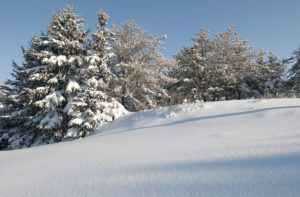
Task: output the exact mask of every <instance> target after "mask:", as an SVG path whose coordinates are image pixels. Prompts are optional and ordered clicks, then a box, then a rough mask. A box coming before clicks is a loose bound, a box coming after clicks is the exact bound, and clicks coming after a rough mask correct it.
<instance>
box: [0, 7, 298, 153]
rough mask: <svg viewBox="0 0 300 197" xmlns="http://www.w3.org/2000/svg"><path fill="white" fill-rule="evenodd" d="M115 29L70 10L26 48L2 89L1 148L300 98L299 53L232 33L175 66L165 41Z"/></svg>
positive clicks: (190, 51)
mask: <svg viewBox="0 0 300 197" xmlns="http://www.w3.org/2000/svg"><path fill="white" fill-rule="evenodd" d="M107 20H108V15H107V14H106V13H105V12H104V11H100V12H99V13H98V24H97V30H96V31H95V32H93V33H89V31H87V30H85V29H84V19H83V18H80V17H79V16H78V15H77V14H75V13H74V12H73V8H72V6H67V8H66V9H62V10H58V11H57V12H56V13H54V14H53V16H52V21H51V22H50V25H49V26H48V27H47V30H46V32H45V33H41V34H40V35H39V36H34V37H33V38H32V39H31V40H30V46H29V47H28V48H23V49H22V51H23V54H24V63H23V65H17V64H16V63H13V67H14V70H13V73H12V76H13V79H11V80H7V81H6V82H5V83H4V84H3V85H2V86H1V87H0V91H1V92H0V105H1V108H0V148H1V149H13V148H24V147H30V146H32V145H39V144H44V143H52V142H58V141H61V140H63V139H67V138H79V137H84V136H86V135H87V134H89V133H90V132H92V131H95V130H96V129H97V128H98V127H99V126H101V125H102V124H103V123H105V122H109V121H112V120H114V119H115V118H118V117H120V116H122V115H124V114H125V113H126V112H127V111H140V110H144V109H150V108H154V107H159V106H168V105H174V104H180V103H184V102H194V101H197V100H204V101H215V100H224V99H226V100H227V99H247V98H261V97H267V96H268V97H270V96H276V97H279V96H293V95H294V94H295V93H296V92H297V87H298V86H297V82H298V81H297V77H296V74H297V73H298V72H299V68H300V66H299V62H300V61H299V59H300V52H299V50H298V51H296V52H295V53H294V55H293V57H291V58H289V59H286V60H284V61H283V60H279V59H278V58H277V57H276V56H275V55H274V54H272V53H268V54H267V53H266V52H264V51H262V50H261V51H259V52H256V51H254V50H253V48H252V47H250V46H249V45H248V42H247V40H244V39H242V38H240V37H238V35H237V33H236V32H235V31H234V30H233V28H232V27H229V28H228V30H227V31H226V32H224V33H219V34H217V35H216V36H215V37H214V38H213V39H211V38H210V35H209V32H208V31H207V30H201V32H200V33H198V34H196V35H195V36H194V37H193V38H192V40H193V42H194V44H193V46H187V47H183V48H182V49H181V50H180V51H179V53H178V54H177V55H175V56H174V60H167V59H165V58H164V57H163V55H162V54H161V51H160V50H161V45H162V44H163V41H164V40H165V39H166V36H154V35H152V34H150V33H149V32H148V31H145V30H144V29H143V28H142V27H140V26H138V25H137V24H135V23H134V22H133V21H126V22H124V23H122V24H121V25H120V26H117V27H116V26H112V28H111V29H108V28H106V25H107ZM287 63H290V64H291V63H293V64H294V65H293V66H292V68H291V69H287V67H286V65H287Z"/></svg>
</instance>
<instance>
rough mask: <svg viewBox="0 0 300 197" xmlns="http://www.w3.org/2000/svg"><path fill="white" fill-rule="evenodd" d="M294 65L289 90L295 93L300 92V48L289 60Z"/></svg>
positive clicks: (290, 71) (290, 74) (290, 73)
mask: <svg viewBox="0 0 300 197" xmlns="http://www.w3.org/2000/svg"><path fill="white" fill-rule="evenodd" d="M287 62H288V63H290V64H292V66H291V69H290V70H289V80H288V88H289V89H291V90H292V91H293V92H295V93H298V94H299V92H300V46H299V48H298V50H295V51H294V53H293V55H292V57H291V58H289V59H288V60H287Z"/></svg>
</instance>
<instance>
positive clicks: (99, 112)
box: [67, 10, 126, 137]
mask: <svg viewBox="0 0 300 197" xmlns="http://www.w3.org/2000/svg"><path fill="white" fill-rule="evenodd" d="M107 20H108V15H107V14H106V13H105V12H104V11H102V10H101V11H100V12H99V13H98V21H99V24H97V29H98V30H97V31H96V32H95V33H94V34H93V35H92V36H93V40H92V41H93V42H92V43H91V46H90V47H91V51H92V52H89V53H88V55H87V56H86V57H85V59H84V60H83V61H84V64H85V65H86V66H85V67H83V68H82V69H81V75H80V78H81V86H80V85H79V84H77V83H76V82H73V83H72V84H70V88H68V87H67V91H70V92H73V93H75V94H76V96H75V97H74V98H73V101H72V105H69V106H68V107H67V109H68V110H67V111H68V114H69V115H70V116H72V119H71V120H70V121H69V124H68V126H69V130H68V132H67V137H78V136H80V137H82V136H85V135H86V134H87V133H88V132H90V131H93V130H95V129H96V128H97V127H99V126H101V125H102V124H103V123H104V122H110V121H112V120H114V119H116V118H118V117H120V116H122V115H124V114H125V113H126V110H125V108H124V107H123V106H122V105H121V104H120V103H119V102H118V101H117V100H115V99H114V98H112V97H110V96H108V95H107V92H110V91H111V90H110V88H111V87H110V84H113V83H115V81H116V80H117V78H116V77H115V75H114V74H113V73H111V71H110V70H109V69H108V68H107V63H106V62H108V61H109V60H110V59H111V58H112V57H113V53H112V52H111V49H110V46H109V41H112V40H113V36H114V34H113V33H112V32H111V31H109V30H108V29H107V28H105V25H106V24H107ZM72 87H74V88H73V89H74V91H72ZM77 87H78V88H77ZM79 87H80V88H79Z"/></svg>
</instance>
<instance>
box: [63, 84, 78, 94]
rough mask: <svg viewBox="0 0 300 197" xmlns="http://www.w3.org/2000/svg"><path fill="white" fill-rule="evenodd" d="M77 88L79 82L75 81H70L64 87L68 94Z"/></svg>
mask: <svg viewBox="0 0 300 197" xmlns="http://www.w3.org/2000/svg"><path fill="white" fill-rule="evenodd" d="M77 90H80V86H79V84H78V83H77V82H76V81H70V82H69V83H68V85H67V87H66V92H67V93H69V94H70V93H72V92H75V91H77Z"/></svg>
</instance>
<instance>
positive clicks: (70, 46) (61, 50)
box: [0, 5, 124, 148]
mask: <svg viewBox="0 0 300 197" xmlns="http://www.w3.org/2000/svg"><path fill="white" fill-rule="evenodd" d="M72 10H73V8H72V7H71V6H69V5H68V6H67V8H66V9H63V10H58V11H57V12H56V13H54V14H53V16H52V21H51V23H50V25H49V26H48V28H47V33H46V34H44V33H42V34H41V35H40V36H39V37H33V38H32V39H31V42H30V46H29V48H28V49H23V54H24V58H25V61H24V64H23V66H18V65H16V64H14V73H13V76H14V80H11V81H9V82H8V85H9V87H10V91H9V92H8V93H7V94H6V95H5V97H6V100H7V101H6V106H7V108H6V110H5V112H3V113H1V117H5V118H8V124H7V125H5V127H3V128H1V130H2V133H4V134H2V136H1V140H0V142H1V148H22V147H29V146H31V145H38V144H43V143H51V142H56V141H60V140H62V139H64V138H67V137H81V136H84V135H85V134H86V133H88V132H90V131H93V130H94V129H95V128H96V127H97V126H99V125H100V124H101V123H102V122H103V121H109V120H112V119H113V117H115V114H114V113H113V112H114V111H113V109H115V108H118V109H119V108H120V106H119V105H118V104H117V103H115V102H113V103H109V104H107V105H104V106H101V107H100V106H98V104H99V102H101V101H102V100H101V99H103V98H105V99H103V100H105V102H106V101H107V98H106V96H105V94H104V93H102V92H100V91H98V92H96V93H95V91H94V90H95V88H91V87H90V86H91V85H90V84H91V83H92V81H96V82H95V83H98V82H99V81H101V80H100V79H99V78H94V77H93V76H95V75H93V74H91V73H90V70H91V67H93V66H97V65H103V64H105V59H101V58H102V56H101V55H103V54H104V53H102V54H101V55H99V54H98V52H95V51H94V50H93V48H92V47H91V44H90V41H89V39H88V37H87V36H88V32H87V31H86V30H84V27H83V25H84V20H83V19H82V18H79V16H78V15H77V14H75V13H73V12H72ZM102 50H103V51H105V50H106V49H105V48H103V49H102ZM94 69H95V70H96V69H98V68H97V67H96V68H94ZM97 72H102V70H101V71H97ZM95 83H94V84H95ZM89 94H91V95H92V97H93V98H97V99H99V101H97V103H93V101H90V100H88V98H87V95H89ZM94 102H96V101H94ZM91 103H93V104H94V105H93V107H94V108H97V109H98V108H101V110H100V111H97V112H98V113H96V114H92V113H90V111H89V110H88V107H87V106H89V105H92V104H91ZM94 111H95V110H94ZM107 111H109V113H107ZM122 112H124V110H123V111H122V110H121V112H120V114H122ZM101 113H106V114H108V115H106V116H111V118H108V117H106V118H103V119H101V118H99V117H100V116H101ZM95 116H97V118H96V119H97V121H91V119H95ZM87 122H91V123H92V124H91V126H89V125H87V124H86V123H87ZM83 128H87V130H85V131H83Z"/></svg>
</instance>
